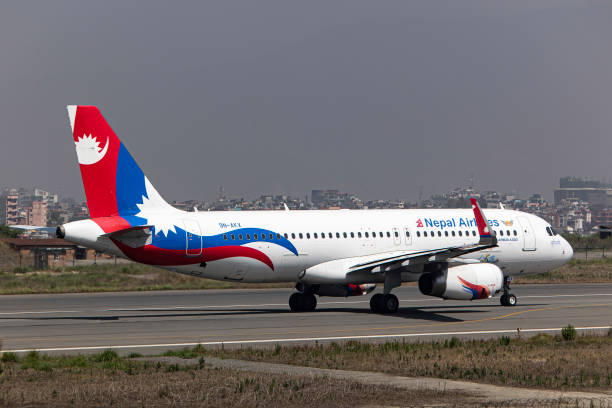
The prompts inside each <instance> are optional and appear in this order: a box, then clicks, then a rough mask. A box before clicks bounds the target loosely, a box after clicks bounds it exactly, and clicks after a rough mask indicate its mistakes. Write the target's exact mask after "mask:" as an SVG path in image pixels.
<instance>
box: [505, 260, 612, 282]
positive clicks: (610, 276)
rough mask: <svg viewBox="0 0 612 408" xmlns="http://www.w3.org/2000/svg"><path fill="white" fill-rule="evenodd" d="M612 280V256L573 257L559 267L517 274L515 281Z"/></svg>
mask: <svg viewBox="0 0 612 408" xmlns="http://www.w3.org/2000/svg"><path fill="white" fill-rule="evenodd" d="M606 282H612V258H597V259H589V260H583V259H572V260H571V261H569V263H568V264H567V265H564V266H562V267H560V268H558V269H555V270H552V271H549V272H545V273H540V274H536V275H523V276H516V277H515V279H514V283H518V284H520V283H606Z"/></svg>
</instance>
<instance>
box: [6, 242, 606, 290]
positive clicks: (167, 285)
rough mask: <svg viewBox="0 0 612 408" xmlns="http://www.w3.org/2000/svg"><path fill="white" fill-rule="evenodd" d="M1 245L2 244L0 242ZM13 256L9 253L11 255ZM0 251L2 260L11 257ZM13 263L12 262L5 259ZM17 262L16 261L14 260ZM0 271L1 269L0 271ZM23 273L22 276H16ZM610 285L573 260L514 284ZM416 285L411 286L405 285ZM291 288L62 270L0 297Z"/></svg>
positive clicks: (16, 280) (20, 279) (140, 270)
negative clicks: (13, 295)
mask: <svg viewBox="0 0 612 408" xmlns="http://www.w3.org/2000/svg"><path fill="white" fill-rule="evenodd" d="M0 245H2V242H0ZM0 249H1V248H0ZM10 252H12V251H10ZM10 252H6V251H2V250H0V258H1V257H2V256H5V257H8V258H10V256H11V253H10ZM5 261H6V262H9V263H10V262H13V261H15V260H14V259H12V261H11V259H6V260H5ZM17 262H18V258H17ZM0 270H2V269H0ZM16 271H18V272H22V273H16ZM587 282H591V283H603V282H612V258H601V259H594V260H589V261H583V260H573V261H571V262H570V263H569V264H568V265H565V266H563V267H561V268H559V269H556V270H554V271H551V272H547V273H544V274H539V275H526V276H521V277H517V278H516V279H515V280H514V283H517V284H521V283H587ZM404 285H407V286H414V285H416V284H415V283H414V282H412V283H405V284H404ZM264 287H265V288H273V287H284V288H289V287H292V284H291V283H280V284H272V283H261V284H248V283H237V282H221V281H214V280H210V279H202V278H196V277H192V276H186V275H181V274H178V273H174V272H170V271H166V270H163V269H159V268H156V267H153V266H148V265H141V264H123V265H112V264H106V265H90V266H77V267H62V268H57V269H53V270H47V271H27V270H26V271H25V272H24V271H21V270H19V268H11V269H6V268H4V271H0V294H29V293H75V292H115V291H143V290H172V289H179V290H187V289H231V288H264Z"/></svg>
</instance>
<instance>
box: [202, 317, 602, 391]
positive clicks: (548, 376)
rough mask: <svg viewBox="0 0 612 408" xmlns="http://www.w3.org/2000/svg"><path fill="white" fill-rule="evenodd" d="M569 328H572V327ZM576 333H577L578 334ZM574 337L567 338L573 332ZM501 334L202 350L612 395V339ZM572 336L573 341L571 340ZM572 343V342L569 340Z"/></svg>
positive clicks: (321, 365)
mask: <svg viewBox="0 0 612 408" xmlns="http://www.w3.org/2000/svg"><path fill="white" fill-rule="evenodd" d="M568 327H570V326H568ZM572 329H573V331H572ZM568 330H569V332H570V334H569V335H568V334H567V333H566V332H568ZM571 333H574V334H575V329H574V328H573V327H572V328H571V329H568V328H567V327H566V328H565V329H563V334H562V332H561V331H560V332H559V333H558V334H557V335H555V336H551V335H548V334H538V335H536V336H533V337H530V338H510V337H508V336H502V337H499V338H495V339H488V340H463V341H462V340H460V339H458V338H456V337H453V338H451V339H447V340H442V341H434V342H428V343H406V342H399V341H395V342H387V343H381V344H371V343H363V342H358V341H349V342H346V343H341V344H340V343H331V344H329V345H300V346H280V345H277V346H276V347H275V348H271V349H262V348H241V349H202V348H200V349H198V350H194V352H195V353H196V354H198V355H203V356H215V357H221V358H235V359H243V360H252V361H266V362H277V363H284V364H294V365H302V366H311V367H319V368H331V369H344V370H360V371H383V372H386V373H389V374H394V375H403V376H409V377H413V376H419V377H435V378H448V379H456V380H467V381H476V382H483V383H490V384H496V385H510V386H521V387H534V388H550V389H563V390H582V391H585V390H595V391H596V390H610V387H611V385H612V365H611V364H610V360H609V358H608V356H610V355H612V336H610V335H608V334H605V335H601V336H598V335H582V336H574V337H572V334H571ZM566 335H567V336H569V337H570V338H572V339H573V340H571V341H567V340H565V337H566ZM568 340H570V339H569V338H568Z"/></svg>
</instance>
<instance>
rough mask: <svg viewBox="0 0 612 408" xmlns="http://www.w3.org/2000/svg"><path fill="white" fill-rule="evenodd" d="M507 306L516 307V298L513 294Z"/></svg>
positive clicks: (509, 297) (509, 296) (510, 295)
mask: <svg viewBox="0 0 612 408" xmlns="http://www.w3.org/2000/svg"><path fill="white" fill-rule="evenodd" d="M507 303H508V304H507V306H516V296H514V295H513V294H512V293H510V294H509V295H508V300H507Z"/></svg>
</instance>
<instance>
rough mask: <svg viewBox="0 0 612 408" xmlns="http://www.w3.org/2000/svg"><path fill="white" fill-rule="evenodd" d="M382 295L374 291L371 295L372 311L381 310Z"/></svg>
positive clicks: (377, 311) (378, 311)
mask: <svg viewBox="0 0 612 408" xmlns="http://www.w3.org/2000/svg"><path fill="white" fill-rule="evenodd" d="M383 298H384V296H383V294H382V293H376V294H374V295H372V297H371V298H370V310H371V311H372V312H373V313H381V312H382V303H383V300H384V299H383Z"/></svg>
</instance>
